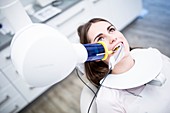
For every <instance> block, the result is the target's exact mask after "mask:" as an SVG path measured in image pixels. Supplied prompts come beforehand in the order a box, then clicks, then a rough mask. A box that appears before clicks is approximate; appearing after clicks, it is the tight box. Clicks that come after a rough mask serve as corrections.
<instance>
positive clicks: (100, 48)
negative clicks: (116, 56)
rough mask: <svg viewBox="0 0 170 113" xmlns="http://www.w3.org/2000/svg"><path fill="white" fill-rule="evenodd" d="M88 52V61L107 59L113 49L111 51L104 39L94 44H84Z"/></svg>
mask: <svg viewBox="0 0 170 113" xmlns="http://www.w3.org/2000/svg"><path fill="white" fill-rule="evenodd" d="M83 45H84V47H85V48H86V50H87V52H88V58H87V60H86V62H88V61H95V60H106V59H107V57H108V55H109V54H112V53H113V51H109V50H108V48H107V46H106V44H105V43H104V42H102V41H100V42H98V43H94V44H83Z"/></svg>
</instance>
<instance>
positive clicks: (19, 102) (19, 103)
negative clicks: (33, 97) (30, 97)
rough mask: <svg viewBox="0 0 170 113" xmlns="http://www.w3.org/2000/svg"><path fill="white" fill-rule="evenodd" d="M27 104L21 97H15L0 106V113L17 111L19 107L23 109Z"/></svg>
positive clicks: (15, 112)
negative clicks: (3, 105)
mask: <svg viewBox="0 0 170 113" xmlns="http://www.w3.org/2000/svg"><path fill="white" fill-rule="evenodd" d="M26 105H27V102H26V101H25V100H24V99H23V98H21V97H18V98H15V100H13V101H12V102H11V103H9V104H8V105H7V106H5V107H2V108H1V109H0V113H18V112H19V111H20V110H21V109H23V108H24V107H25V106H26Z"/></svg>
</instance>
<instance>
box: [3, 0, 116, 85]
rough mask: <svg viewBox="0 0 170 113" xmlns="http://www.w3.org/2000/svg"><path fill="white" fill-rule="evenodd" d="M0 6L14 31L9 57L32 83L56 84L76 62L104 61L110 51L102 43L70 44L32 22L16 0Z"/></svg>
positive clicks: (49, 28)
mask: <svg viewBox="0 0 170 113" xmlns="http://www.w3.org/2000/svg"><path fill="white" fill-rule="evenodd" d="M0 9H1V12H2V13H3V14H4V15H5V17H6V18H7V19H8V20H9V22H10V23H11V25H12V27H13V28H14V30H15V35H14V37H13V39H12V42H11V60H12V62H13V64H14V66H15V68H16V70H17V71H18V73H19V74H20V75H21V76H22V78H23V79H24V80H25V81H26V82H27V83H28V84H29V85H31V86H34V87H41V86H47V85H52V84H55V83H57V82H59V81H61V80H63V79H64V78H65V77H67V76H68V75H69V74H70V73H71V72H72V71H73V69H74V68H75V67H76V65H77V63H84V62H86V61H93V60H101V59H102V60H105V59H106V58H107V56H108V54H111V53H113V52H112V51H108V50H107V47H106V46H105V44H104V43H102V42H99V43H97V44H85V45H82V44H71V43H70V42H69V41H68V39H67V38H66V37H65V36H64V35H63V34H61V33H60V32H59V31H57V30H56V29H54V28H52V27H50V26H47V25H45V24H38V23H37V24H35V23H32V22H31V20H30V18H29V17H28V15H27V14H26V12H25V11H24V8H23V7H22V5H21V3H20V2H19V1H18V0H6V1H4V0H0ZM21 19H22V20H21ZM23 20H24V21H23Z"/></svg>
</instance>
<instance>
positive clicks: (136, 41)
mask: <svg viewBox="0 0 170 113" xmlns="http://www.w3.org/2000/svg"><path fill="white" fill-rule="evenodd" d="M143 7H144V8H145V9H146V10H147V11H148V14H147V15H145V16H144V17H143V18H139V19H137V20H136V21H134V22H133V23H132V24H130V25H129V26H127V27H126V28H125V29H124V30H123V31H122V33H123V34H124V35H125V37H126V38H127V40H128V41H129V43H130V45H131V46H132V47H155V48H157V49H159V50H160V51H161V52H162V53H163V54H165V55H167V56H169V57H170V2H169V0H143ZM153 57H154V56H153ZM83 86H84V85H83V83H82V82H81V81H80V80H79V79H78V77H77V76H76V74H75V72H73V73H72V74H71V75H70V76H69V77H68V78H66V79H65V80H63V81H62V82H60V84H56V85H55V86H53V87H52V88H51V89H50V90H49V91H47V92H46V93H44V94H43V95H42V96H40V97H39V98H38V99H37V100H36V101H34V102H33V103H32V104H30V105H29V106H28V107H26V108H25V109H24V110H22V111H21V113H80V102H79V101H80V94H81V90H82V87H83Z"/></svg>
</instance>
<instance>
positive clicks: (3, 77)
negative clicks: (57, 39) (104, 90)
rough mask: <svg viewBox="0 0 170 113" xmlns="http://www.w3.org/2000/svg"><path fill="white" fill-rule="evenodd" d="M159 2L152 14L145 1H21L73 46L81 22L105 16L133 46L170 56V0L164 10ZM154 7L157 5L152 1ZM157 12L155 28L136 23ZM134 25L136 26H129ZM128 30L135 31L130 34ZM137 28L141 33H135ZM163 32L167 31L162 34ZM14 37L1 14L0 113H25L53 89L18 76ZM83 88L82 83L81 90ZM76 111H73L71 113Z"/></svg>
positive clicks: (40, 20)
mask: <svg viewBox="0 0 170 113" xmlns="http://www.w3.org/2000/svg"><path fill="white" fill-rule="evenodd" d="M145 1H146V0H145ZM155 1H156V2H157V4H156V5H155V6H151V7H152V10H150V11H149V7H148V9H145V8H144V7H143V5H144V4H143V0H58V2H56V1H53V0H20V2H21V3H22V4H23V6H24V7H25V10H26V11H27V13H28V14H29V16H30V18H31V19H32V21H33V22H35V23H39V22H40V23H45V24H47V25H50V26H52V27H54V28H56V29H57V30H59V31H60V32H61V33H63V34H64V35H66V37H67V38H68V39H69V41H70V42H72V43H78V42H79V38H78V36H77V33H76V29H77V27H78V26H79V25H80V24H81V23H83V22H86V21H87V20H88V19H91V18H93V17H103V18H106V19H108V20H110V21H111V22H112V23H113V24H114V25H115V26H116V27H117V29H118V30H122V32H123V33H124V34H125V37H127V39H128V40H129V42H130V45H132V46H135V47H136V46H142V47H149V46H151V47H156V48H158V49H159V50H160V51H161V52H162V53H164V54H165V55H167V56H169V57H170V52H169V49H170V44H169V43H170V39H169V38H170V32H167V31H168V30H169V29H170V3H169V2H168V0H163V1H162V2H167V4H166V5H165V6H164V9H156V7H157V6H160V5H162V2H158V0H155ZM51 2H53V6H52V5H49V4H50V3H51ZM150 5H153V4H152V2H151V3H150ZM154 7H155V9H156V10H154ZM154 11H156V12H157V13H159V14H160V15H159V17H158V16H157V17H154V18H155V19H154V20H148V21H152V22H151V23H154V25H152V26H154V29H153V28H152V27H149V23H143V24H144V25H146V26H147V27H144V28H143V27H141V28H140V27H139V26H138V27H135V24H138V23H140V22H141V23H142V19H145V16H147V15H149V13H156V12H154ZM136 19H137V20H136ZM146 19H147V17H146ZM23 21H24V20H23ZM131 23H132V24H134V26H133V25H130V26H129V24H131ZM128 28H130V29H132V31H129V30H128ZM155 28H157V29H155ZM133 29H137V30H136V31H135V32H133ZM159 29H163V30H161V31H159ZM140 30H142V31H145V32H147V35H145V34H142V33H143V32H141V31H140ZM129 32H130V33H129ZM149 32H150V33H149ZM14 34H15V31H14V30H13V28H12V26H11V25H10V23H9V22H8V20H7V19H6V18H5V17H4V16H3V15H2V14H1V12H0V113H16V112H19V111H21V110H22V109H24V108H26V106H28V105H30V104H32V103H33V102H34V101H35V100H37V98H38V97H40V95H42V94H43V93H45V92H46V91H47V90H49V89H50V87H51V86H47V87H43V88H35V87H30V86H28V85H27V84H26V83H24V81H23V80H22V79H21V78H20V76H19V75H18V74H17V71H16V70H15V68H14V67H13V66H12V64H11V61H10V48H9V45H10V41H11V39H12V36H13V35H14ZM149 34H153V35H152V36H150V35H149ZM131 37H133V38H131ZM153 37H155V38H153ZM167 37H169V38H167ZM79 82H80V81H79ZM77 84H78V83H77ZM83 86H84V85H83V84H82V83H80V87H81V88H82V87H83ZM70 87H71V86H70ZM74 87H75V86H74ZM80 93H81V89H80V90H79V93H78V94H77V95H79V96H78V97H77V99H75V101H76V102H77V101H79V99H80ZM64 95H65V94H64ZM68 95H69V94H68ZM65 96H67V95H65ZM73 101H74V100H73ZM75 105H77V106H75V107H76V108H77V109H76V108H75V111H76V110H77V111H78V110H79V107H80V105H79V104H75ZM51 106H52V105H51ZM58 106H59V105H58ZM71 107H72V106H71ZM64 108H65V109H66V108H69V106H68V107H67V106H64ZM66 110H68V109H66ZM51 111H52V110H51ZM75 111H74V110H73V111H70V113H71V112H75ZM56 113H57V111H56Z"/></svg>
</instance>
